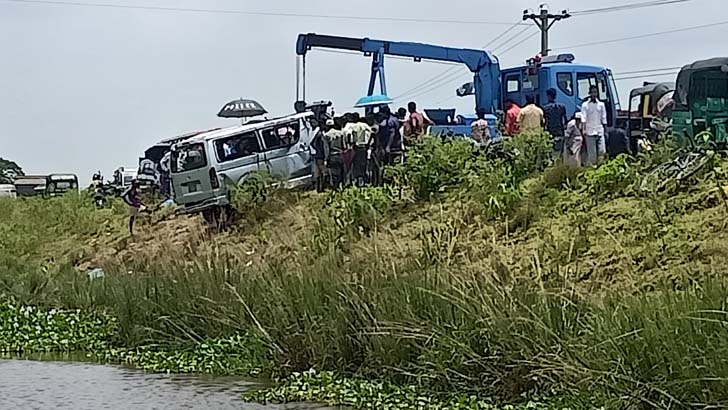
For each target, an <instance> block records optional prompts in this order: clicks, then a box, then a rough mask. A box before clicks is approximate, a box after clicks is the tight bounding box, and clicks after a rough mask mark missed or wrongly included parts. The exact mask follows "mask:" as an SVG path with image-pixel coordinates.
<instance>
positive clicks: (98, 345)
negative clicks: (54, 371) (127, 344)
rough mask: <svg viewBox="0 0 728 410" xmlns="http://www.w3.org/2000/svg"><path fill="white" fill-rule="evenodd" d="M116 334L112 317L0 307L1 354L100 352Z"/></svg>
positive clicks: (13, 306) (5, 305) (73, 311)
mask: <svg viewBox="0 0 728 410" xmlns="http://www.w3.org/2000/svg"><path fill="white" fill-rule="evenodd" d="M115 333H116V321H115V319H114V318H112V317H109V316H106V315H101V314H95V313H86V312H81V311H80V310H56V309H51V310H42V309H37V308H34V307H32V306H15V305H12V304H0V352H3V353H33V352H78V351H100V350H104V349H107V348H108V347H109V346H110V341H111V340H112V337H113V336H114V335H115Z"/></svg>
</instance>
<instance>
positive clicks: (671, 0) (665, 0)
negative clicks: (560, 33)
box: [571, 0, 693, 16]
mask: <svg viewBox="0 0 728 410" xmlns="http://www.w3.org/2000/svg"><path fill="white" fill-rule="evenodd" d="M690 1H693V0H653V1H646V2H642V3H635V4H624V5H621V6H612V7H602V8H596V9H588V10H579V11H574V12H571V14H572V15H574V16H585V15H590V14H601V13H610V12H615V11H624V10H633V9H641V8H646V7H655V6H665V5H668V4H678V3H687V2H690Z"/></svg>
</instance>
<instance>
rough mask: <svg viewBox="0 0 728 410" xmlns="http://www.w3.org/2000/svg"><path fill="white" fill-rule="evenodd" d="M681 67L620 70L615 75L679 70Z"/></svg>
mask: <svg viewBox="0 0 728 410" xmlns="http://www.w3.org/2000/svg"><path fill="white" fill-rule="evenodd" d="M680 68H682V67H665V68H653V69H652V70H637V71H622V72H620V73H617V75H624V74H643V73H653V72H657V71H676V70H679V69H680Z"/></svg>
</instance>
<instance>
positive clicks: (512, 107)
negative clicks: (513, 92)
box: [506, 99, 521, 137]
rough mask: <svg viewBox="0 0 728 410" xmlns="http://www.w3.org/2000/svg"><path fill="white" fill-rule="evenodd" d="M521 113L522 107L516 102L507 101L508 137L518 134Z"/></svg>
mask: <svg viewBox="0 0 728 410" xmlns="http://www.w3.org/2000/svg"><path fill="white" fill-rule="evenodd" d="M520 113H521V107H519V106H518V104H516V102H515V101H513V100H511V99H508V100H506V135H508V136H511V137H513V136H515V135H516V134H518V116H519V115H520Z"/></svg>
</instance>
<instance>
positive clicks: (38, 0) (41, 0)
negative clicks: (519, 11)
mask: <svg viewBox="0 0 728 410" xmlns="http://www.w3.org/2000/svg"><path fill="white" fill-rule="evenodd" d="M0 1H2V2H5V3H21V4H34V5H46V6H47V5H53V6H73V7H97V8H109V9H133V10H146V11H171V12H182V13H206V14H237V15H246V16H267V17H296V18H311V19H337V20H357V21H393V22H400V23H437V24H477V25H499V26H505V25H510V24H511V23H507V22H501V21H474V20H447V19H428V18H413V17H387V16H381V17H379V16H376V17H375V16H351V15H349V16H345V15H322V14H304V13H283V12H272V11H245V10H223V9H203V8H186V7H164V6H147V5H133V4H112V3H85V2H76V1H50V0H0ZM522 25H525V24H522Z"/></svg>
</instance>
